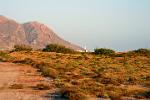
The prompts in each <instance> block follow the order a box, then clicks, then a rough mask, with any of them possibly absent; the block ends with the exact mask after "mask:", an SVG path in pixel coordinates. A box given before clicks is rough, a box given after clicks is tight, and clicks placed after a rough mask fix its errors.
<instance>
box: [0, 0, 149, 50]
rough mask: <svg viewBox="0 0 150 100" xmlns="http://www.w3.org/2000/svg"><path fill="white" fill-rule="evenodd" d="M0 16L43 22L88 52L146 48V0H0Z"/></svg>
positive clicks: (23, 20) (147, 28) (147, 0)
mask: <svg viewBox="0 0 150 100" xmlns="http://www.w3.org/2000/svg"><path fill="white" fill-rule="evenodd" d="M0 15H3V16H6V17H8V18H11V19H14V20H16V21H17V22H19V23H25V22H29V21H38V22H41V23H44V24H45V25H47V26H48V27H49V28H51V29H52V30H54V31H55V33H57V35H58V36H60V37H62V38H63V39H65V40H67V41H70V42H72V43H74V44H77V45H79V46H82V47H84V46H86V47H87V49H88V50H94V49H95V48H110V49H113V50H116V51H128V50H133V49H138V48H150V0H0Z"/></svg>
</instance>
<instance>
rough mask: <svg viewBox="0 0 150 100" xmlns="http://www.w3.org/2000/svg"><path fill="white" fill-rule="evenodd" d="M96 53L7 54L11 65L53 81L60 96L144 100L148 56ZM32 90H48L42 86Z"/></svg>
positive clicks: (149, 71) (80, 99) (148, 80)
mask: <svg viewBox="0 0 150 100" xmlns="http://www.w3.org/2000/svg"><path fill="white" fill-rule="evenodd" d="M101 50H102V51H101ZM98 52H100V53H97V54H96V55H95V54H90V53H84V54H82V53H75V54H64V53H55V52H40V51H31V52H11V53H9V54H8V55H10V56H12V57H14V62H15V63H23V64H28V65H31V66H33V67H35V68H38V69H39V70H40V71H41V72H42V75H44V76H47V77H51V78H53V79H54V82H55V85H56V87H58V88H60V89H61V91H60V92H61V93H62V96H63V97H66V98H68V99H69V100H86V99H87V98H88V97H96V98H111V99H112V100H119V99H121V97H130V96H132V97H135V98H139V97H138V96H137V95H138V94H141V93H144V95H143V97H144V98H148V95H149V92H148V91H150V89H149V88H148V85H149V83H150V56H148V55H145V54H136V53H129V52H127V53H119V54H117V53H115V52H114V51H111V50H110V51H109V50H108V52H106V51H105V50H103V49H100V51H98ZM101 52H103V53H101ZM20 57H22V58H23V59H20ZM36 87H37V89H45V88H48V87H45V86H43V84H39V85H37V86H36ZM139 87H140V88H139ZM141 88H142V89H141Z"/></svg>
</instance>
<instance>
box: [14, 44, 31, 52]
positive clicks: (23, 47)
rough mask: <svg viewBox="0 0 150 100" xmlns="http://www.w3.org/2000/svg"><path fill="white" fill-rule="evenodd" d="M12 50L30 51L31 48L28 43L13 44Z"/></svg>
mask: <svg viewBox="0 0 150 100" xmlns="http://www.w3.org/2000/svg"><path fill="white" fill-rule="evenodd" d="M13 51H32V48H31V47H30V46H28V45H15V46H14V50H13Z"/></svg>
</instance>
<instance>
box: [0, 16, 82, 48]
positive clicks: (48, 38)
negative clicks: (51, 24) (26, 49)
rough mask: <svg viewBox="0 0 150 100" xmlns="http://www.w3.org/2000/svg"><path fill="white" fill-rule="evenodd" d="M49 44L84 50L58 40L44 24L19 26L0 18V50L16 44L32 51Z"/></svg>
mask: <svg viewBox="0 0 150 100" xmlns="http://www.w3.org/2000/svg"><path fill="white" fill-rule="evenodd" d="M50 43H52V44H59V45H63V46H65V47H67V48H71V49H74V50H84V49H83V48H81V47H79V46H77V45H74V44H72V43H70V42H68V41H66V40H64V39H62V38H60V37H59V36H58V35H57V34H56V33H55V32H53V30H51V29H50V28H48V27H47V26H45V25H44V24H41V23H39V22H27V23H24V24H19V23H17V22H16V21H14V20H11V19H8V18H6V17H4V16H2V15H1V16H0V49H4V50H7V49H12V48H13V47H14V45H16V44H26V45H30V46H31V47H32V48H34V49H41V48H44V47H45V46H46V45H47V44H50Z"/></svg>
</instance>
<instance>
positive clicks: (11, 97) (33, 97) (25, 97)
mask: <svg viewBox="0 0 150 100" xmlns="http://www.w3.org/2000/svg"><path fill="white" fill-rule="evenodd" d="M39 83H42V84H48V85H50V87H51V88H52V89H50V90H37V89H35V88H33V87H34V86H36V85H37V84H39ZM15 84H21V85H22V86H23V88H21V89H14V88H13V89H12V88H11V87H12V85H15ZM52 91H54V86H53V80H51V79H46V78H44V77H42V76H41V75H40V74H39V73H38V72H37V71H36V69H34V68H32V67H31V66H27V65H18V64H17V65H16V64H12V63H6V62H0V100H50V97H49V96H48V93H51V92H52Z"/></svg>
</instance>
